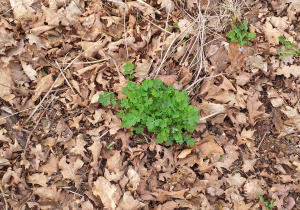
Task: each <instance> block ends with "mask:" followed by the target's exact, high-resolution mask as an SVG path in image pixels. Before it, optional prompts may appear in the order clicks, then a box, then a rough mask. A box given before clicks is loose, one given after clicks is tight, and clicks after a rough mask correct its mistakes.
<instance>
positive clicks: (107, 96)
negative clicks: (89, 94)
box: [98, 92, 117, 106]
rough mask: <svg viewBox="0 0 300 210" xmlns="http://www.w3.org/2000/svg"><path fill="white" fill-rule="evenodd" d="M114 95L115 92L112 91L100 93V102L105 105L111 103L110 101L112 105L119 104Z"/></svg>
mask: <svg viewBox="0 0 300 210" xmlns="http://www.w3.org/2000/svg"><path fill="white" fill-rule="evenodd" d="M114 97H115V94H113V93H110V92H104V94H102V95H99V99H98V102H99V103H101V104H103V105H105V106H108V105H110V103H111V105H113V106H115V105H116V104H117V101H116V100H115V99H114Z"/></svg>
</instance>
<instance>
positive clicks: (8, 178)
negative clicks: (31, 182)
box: [2, 167, 22, 188]
mask: <svg viewBox="0 0 300 210" xmlns="http://www.w3.org/2000/svg"><path fill="white" fill-rule="evenodd" d="M21 171H22V168H18V169H16V170H14V171H13V170H11V167H9V168H8V169H7V171H6V172H5V173H4V175H3V177H2V185H3V186H4V187H5V188H8V187H9V186H12V185H14V184H18V183H20V182H22V179H21V178H20V177H21Z"/></svg>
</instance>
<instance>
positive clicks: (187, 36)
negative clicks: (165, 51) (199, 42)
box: [181, 34, 190, 44]
mask: <svg viewBox="0 0 300 210" xmlns="http://www.w3.org/2000/svg"><path fill="white" fill-rule="evenodd" d="M189 37H190V35H189V34H186V35H185V36H184V39H183V40H182V41H181V44H184V43H185V42H186V41H187V40H188V39H189Z"/></svg>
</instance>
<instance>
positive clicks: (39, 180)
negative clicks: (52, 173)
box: [27, 173, 49, 187]
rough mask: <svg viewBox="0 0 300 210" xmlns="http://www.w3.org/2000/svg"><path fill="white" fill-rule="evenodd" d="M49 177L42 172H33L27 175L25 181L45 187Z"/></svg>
mask: <svg viewBox="0 0 300 210" xmlns="http://www.w3.org/2000/svg"><path fill="white" fill-rule="evenodd" d="M48 181H49V178H48V177H47V176H45V175H44V174H42V173H35V174H32V175H29V176H27V182H29V183H31V184H33V185H41V186H43V187H47V183H48Z"/></svg>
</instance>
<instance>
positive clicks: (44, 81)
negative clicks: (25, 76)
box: [32, 74, 53, 101]
mask: <svg viewBox="0 0 300 210" xmlns="http://www.w3.org/2000/svg"><path fill="white" fill-rule="evenodd" d="M52 84H53V78H52V74H48V75H47V76H44V77H42V78H41V79H39V80H38V82H37V85H36V88H35V91H34V95H33V96H32V100H33V101H36V100H37V99H38V98H39V97H40V95H41V94H42V93H45V92H47V91H48V90H49V89H50V87H51V86H52Z"/></svg>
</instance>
